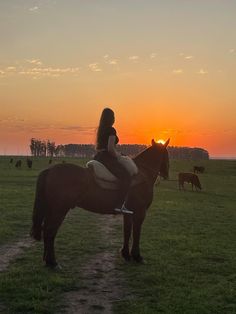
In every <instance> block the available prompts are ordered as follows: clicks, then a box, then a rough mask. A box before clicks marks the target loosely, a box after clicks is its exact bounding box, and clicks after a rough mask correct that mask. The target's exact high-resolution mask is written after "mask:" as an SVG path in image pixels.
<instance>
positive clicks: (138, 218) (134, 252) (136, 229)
mask: <svg viewBox="0 0 236 314" xmlns="http://www.w3.org/2000/svg"><path fill="white" fill-rule="evenodd" d="M145 215H146V209H144V210H141V211H140V212H138V211H137V212H135V213H134V216H133V244H132V249H131V256H132V258H133V259H134V260H135V261H136V262H138V263H142V262H143V257H142V256H141V255H140V249H139V242H140V235H141V228H142V224H143V221H144V218H145Z"/></svg>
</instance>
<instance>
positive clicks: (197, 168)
mask: <svg viewBox="0 0 236 314" xmlns="http://www.w3.org/2000/svg"><path fill="white" fill-rule="evenodd" d="M204 171H205V168H204V167H202V166H194V167H193V172H194V173H203V172H204Z"/></svg>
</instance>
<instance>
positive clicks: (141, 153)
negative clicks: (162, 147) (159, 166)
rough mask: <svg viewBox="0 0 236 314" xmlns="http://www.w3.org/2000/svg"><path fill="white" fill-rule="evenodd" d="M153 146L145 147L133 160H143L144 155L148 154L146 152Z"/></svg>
mask: <svg viewBox="0 0 236 314" xmlns="http://www.w3.org/2000/svg"><path fill="white" fill-rule="evenodd" d="M151 148H152V146H148V147H147V148H144V149H143V150H142V151H141V152H139V153H138V154H137V155H136V156H134V157H133V160H134V161H135V162H137V161H140V160H143V157H145V156H146V154H147V153H148V152H149V151H150V149H151Z"/></svg>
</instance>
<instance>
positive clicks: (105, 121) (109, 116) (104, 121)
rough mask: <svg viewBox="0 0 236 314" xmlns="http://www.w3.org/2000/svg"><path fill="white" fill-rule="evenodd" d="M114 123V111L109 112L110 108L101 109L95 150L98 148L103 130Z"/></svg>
mask: <svg viewBox="0 0 236 314" xmlns="http://www.w3.org/2000/svg"><path fill="white" fill-rule="evenodd" d="M114 121H115V114H114V111H113V110H111V109H110V108H105V109H103V111H102V114H101V118H100V121H99V126H98V130H97V138H96V148H98V147H99V144H100V143H101V138H102V135H103V132H104V130H105V129H106V128H107V127H111V126H112V125H113V123H114Z"/></svg>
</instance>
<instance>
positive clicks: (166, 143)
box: [164, 138, 170, 147]
mask: <svg viewBox="0 0 236 314" xmlns="http://www.w3.org/2000/svg"><path fill="white" fill-rule="evenodd" d="M169 143H170V139H169V138H168V140H167V141H166V142H165V144H164V146H165V147H167V146H168V145H169Z"/></svg>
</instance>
